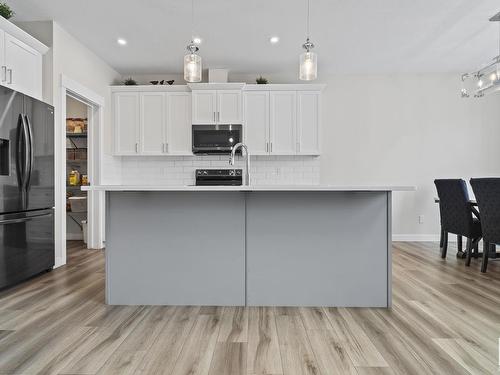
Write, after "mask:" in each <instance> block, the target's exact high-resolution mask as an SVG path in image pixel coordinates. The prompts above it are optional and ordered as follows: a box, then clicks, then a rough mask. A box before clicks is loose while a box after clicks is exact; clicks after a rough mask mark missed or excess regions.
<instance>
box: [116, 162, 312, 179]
mask: <svg viewBox="0 0 500 375" xmlns="http://www.w3.org/2000/svg"><path fill="white" fill-rule="evenodd" d="M113 162H114V163H113ZM108 163H109V168H107V169H108V170H110V169H112V170H113V172H114V173H113V180H115V181H118V182H117V183H121V184H131V185H133V184H146V185H149V184H151V185H154V184H161V185H193V184H194V183H195V176H194V174H195V170H196V169H199V168H231V167H230V165H229V157H228V156H225V155H222V156H220V155H205V156H175V157H123V158H121V165H120V168H117V163H116V160H113V161H111V160H108ZM250 165H251V174H252V182H253V183H254V184H256V185H317V184H319V182H320V160H319V158H317V157H311V156H252V157H251V159H250ZM234 168H242V169H245V161H244V159H243V158H242V157H237V158H236V161H235V165H234Z"/></svg>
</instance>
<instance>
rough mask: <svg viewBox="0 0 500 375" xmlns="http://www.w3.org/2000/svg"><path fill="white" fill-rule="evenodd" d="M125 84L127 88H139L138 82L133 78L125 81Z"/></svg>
mask: <svg viewBox="0 0 500 375" xmlns="http://www.w3.org/2000/svg"><path fill="white" fill-rule="evenodd" d="M123 84H124V85H125V86H137V81H136V80H135V79H133V78H132V77H129V78H127V79H126V80H125V81H123Z"/></svg>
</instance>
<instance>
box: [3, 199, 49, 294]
mask: <svg viewBox="0 0 500 375" xmlns="http://www.w3.org/2000/svg"><path fill="white" fill-rule="evenodd" d="M53 266H54V212H53V210H52V209H49V210H37V211H29V212H20V213H14V214H6V215H0V289H1V288H5V287H7V286H11V285H14V284H16V283H18V282H20V281H22V280H25V279H27V278H29V277H31V276H34V275H36V274H38V273H40V272H43V271H45V270H50V269H52V267H53Z"/></svg>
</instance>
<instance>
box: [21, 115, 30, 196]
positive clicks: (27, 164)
mask: <svg viewBox="0 0 500 375" xmlns="http://www.w3.org/2000/svg"><path fill="white" fill-rule="evenodd" d="M21 122H22V124H23V133H24V171H23V190H27V188H28V179H29V175H28V173H29V168H30V161H29V158H30V151H29V130H28V124H26V119H25V118H24V116H23V115H22V114H21Z"/></svg>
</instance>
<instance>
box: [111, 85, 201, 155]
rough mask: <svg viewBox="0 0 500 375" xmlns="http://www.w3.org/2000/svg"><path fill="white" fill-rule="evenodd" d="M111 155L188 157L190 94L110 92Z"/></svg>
mask: <svg viewBox="0 0 500 375" xmlns="http://www.w3.org/2000/svg"><path fill="white" fill-rule="evenodd" d="M112 95H113V106H114V109H113V118H114V121H113V123H114V132H115V149H114V153H115V155H190V154H192V151H191V150H192V148H191V94H190V93H189V92H187V91H180V92H162V91H159V90H152V91H137V92H135V91H132V90H131V89H128V88H127V89H123V91H120V90H114V92H113V94H112Z"/></svg>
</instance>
